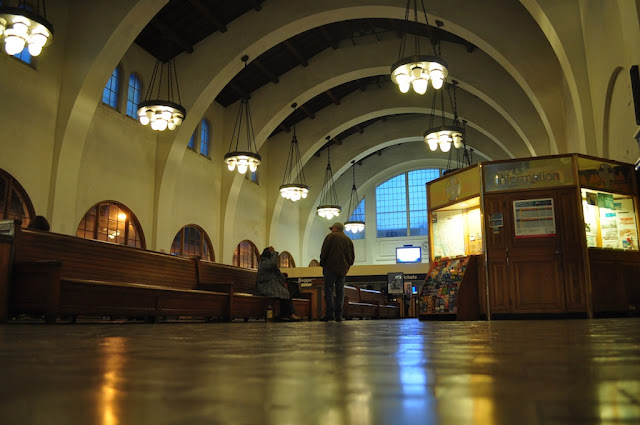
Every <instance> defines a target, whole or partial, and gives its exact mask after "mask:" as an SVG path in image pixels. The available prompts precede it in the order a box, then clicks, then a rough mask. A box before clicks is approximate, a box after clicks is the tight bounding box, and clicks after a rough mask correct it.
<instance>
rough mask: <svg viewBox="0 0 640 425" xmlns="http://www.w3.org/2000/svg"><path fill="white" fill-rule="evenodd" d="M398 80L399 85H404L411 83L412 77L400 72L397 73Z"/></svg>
mask: <svg viewBox="0 0 640 425" xmlns="http://www.w3.org/2000/svg"><path fill="white" fill-rule="evenodd" d="M396 82H397V83H398V85H399V86H402V85H403V84H409V83H410V82H411V78H409V76H408V75H407V74H405V73H404V72H399V73H397V74H396Z"/></svg>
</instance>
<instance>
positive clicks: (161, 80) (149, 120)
mask: <svg viewBox="0 0 640 425" xmlns="http://www.w3.org/2000/svg"><path fill="white" fill-rule="evenodd" d="M163 88H166V90H165V89H163ZM154 91H155V97H154V98H153V99H152V96H154ZM176 97H177V99H176ZM176 100H177V102H176ZM180 102H181V99H180V86H178V74H177V73H176V65H175V61H174V60H173V59H169V60H168V61H167V62H161V61H160V60H156V64H155V66H154V67H153V74H152V75H151V82H150V83H149V88H148V89H147V94H146V95H145V97H144V101H142V102H140V103H139V104H138V119H139V120H140V124H142V125H148V124H151V125H150V126H151V128H152V129H153V130H156V131H165V130H166V129H169V130H175V129H176V127H178V126H179V125H180V124H182V121H183V120H184V119H185V118H186V117H187V110H186V109H184V107H183V106H182V105H181V104H180Z"/></svg>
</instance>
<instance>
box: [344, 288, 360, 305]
mask: <svg viewBox="0 0 640 425" xmlns="http://www.w3.org/2000/svg"><path fill="white" fill-rule="evenodd" d="M344 296H345V297H349V302H352V303H359V302H360V290H359V289H358V287H357V286H349V285H345V286H344Z"/></svg>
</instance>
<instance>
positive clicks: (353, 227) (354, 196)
mask: <svg viewBox="0 0 640 425" xmlns="http://www.w3.org/2000/svg"><path fill="white" fill-rule="evenodd" d="M351 171H352V176H353V186H352V187H351V197H350V198H349V209H348V210H347V212H348V213H349V219H348V220H347V221H345V222H344V230H346V231H347V232H351V233H358V232H362V231H364V212H363V213H362V214H360V213H358V214H356V208H357V207H358V201H359V199H358V190H357V189H356V162H355V161H351ZM352 219H353V220H352Z"/></svg>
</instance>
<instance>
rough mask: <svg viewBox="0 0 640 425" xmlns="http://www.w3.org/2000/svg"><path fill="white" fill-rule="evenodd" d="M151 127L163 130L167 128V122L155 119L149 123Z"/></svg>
mask: <svg viewBox="0 0 640 425" xmlns="http://www.w3.org/2000/svg"><path fill="white" fill-rule="evenodd" d="M154 124H155V127H154ZM151 128H153V129H154V130H157V131H165V130H166V129H167V122H166V121H165V120H156V121H154V122H152V123H151Z"/></svg>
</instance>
